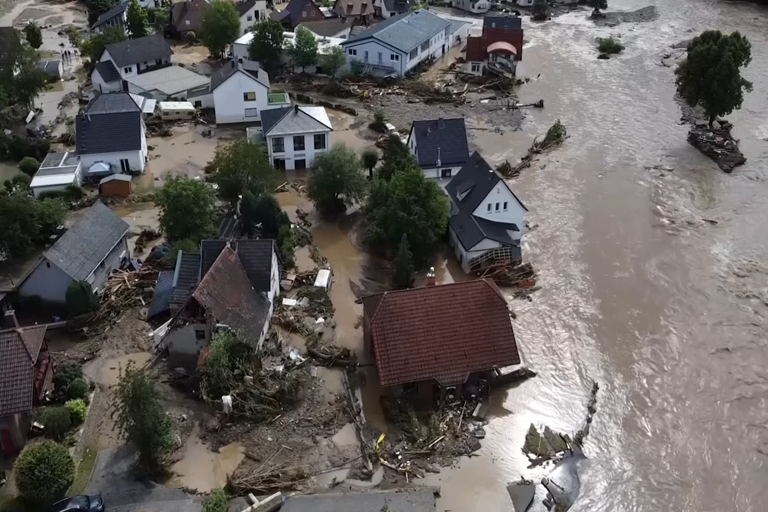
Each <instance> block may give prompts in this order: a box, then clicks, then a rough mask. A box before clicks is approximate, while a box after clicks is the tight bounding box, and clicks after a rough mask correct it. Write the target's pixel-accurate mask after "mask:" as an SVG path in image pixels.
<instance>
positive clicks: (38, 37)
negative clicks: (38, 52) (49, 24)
mask: <svg viewBox="0 0 768 512" xmlns="http://www.w3.org/2000/svg"><path fill="white" fill-rule="evenodd" d="M24 37H26V38H27V43H29V46H31V47H32V48H34V49H38V48H40V47H41V46H42V45H43V32H42V30H40V25H38V24H37V23H35V22H34V21H30V22H29V23H27V25H26V26H25V27H24Z"/></svg>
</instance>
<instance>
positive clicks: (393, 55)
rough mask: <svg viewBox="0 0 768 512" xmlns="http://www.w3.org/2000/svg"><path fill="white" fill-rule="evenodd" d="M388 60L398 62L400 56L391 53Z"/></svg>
mask: <svg viewBox="0 0 768 512" xmlns="http://www.w3.org/2000/svg"><path fill="white" fill-rule="evenodd" d="M389 60H400V56H399V55H397V54H395V53H392V54H390V56H389Z"/></svg>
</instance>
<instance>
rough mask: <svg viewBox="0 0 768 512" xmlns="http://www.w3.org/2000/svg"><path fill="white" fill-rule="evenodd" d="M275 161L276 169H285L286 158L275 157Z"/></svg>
mask: <svg viewBox="0 0 768 512" xmlns="http://www.w3.org/2000/svg"><path fill="white" fill-rule="evenodd" d="M273 162H274V165H275V168H276V169H280V170H282V171H284V170H285V158H275V159H274V160H273Z"/></svg>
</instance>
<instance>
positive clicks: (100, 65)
mask: <svg viewBox="0 0 768 512" xmlns="http://www.w3.org/2000/svg"><path fill="white" fill-rule="evenodd" d="M95 69H96V71H98V72H99V75H101V78H102V79H103V80H104V81H105V82H107V83H109V82H114V81H115V80H120V72H119V71H118V70H117V68H116V67H115V65H114V64H112V61H111V60H105V61H103V62H97V63H96V66H95Z"/></svg>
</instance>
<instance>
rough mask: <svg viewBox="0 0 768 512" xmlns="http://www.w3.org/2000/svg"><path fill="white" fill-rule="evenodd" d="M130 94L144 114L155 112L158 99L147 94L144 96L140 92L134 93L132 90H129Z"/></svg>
mask: <svg viewBox="0 0 768 512" xmlns="http://www.w3.org/2000/svg"><path fill="white" fill-rule="evenodd" d="M128 94H130V95H131V98H133V101H134V103H136V106H138V107H139V108H140V109H141V112H142V113H144V114H154V113H155V106H156V105H157V100H156V99H154V98H147V97H146V96H142V95H140V94H134V93H132V92H129V93H128Z"/></svg>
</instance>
